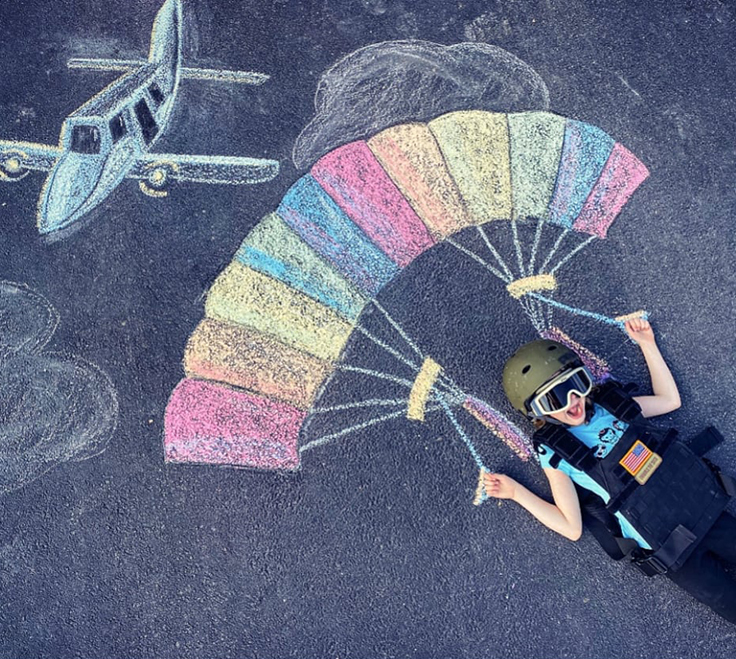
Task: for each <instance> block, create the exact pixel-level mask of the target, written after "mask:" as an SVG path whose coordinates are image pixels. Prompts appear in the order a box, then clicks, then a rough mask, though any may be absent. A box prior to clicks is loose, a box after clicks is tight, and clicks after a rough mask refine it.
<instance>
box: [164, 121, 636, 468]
mask: <svg viewBox="0 0 736 659" xmlns="http://www.w3.org/2000/svg"><path fill="white" fill-rule="evenodd" d="M646 176H647V170H646V168H645V167H644V165H642V164H641V162H639V160H637V159H636V158H635V157H634V156H633V155H632V154H631V153H630V152H629V151H627V150H626V149H625V148H624V147H622V146H621V145H619V144H615V143H614V141H613V140H612V139H611V138H610V137H608V136H607V135H605V133H603V131H601V130H600V129H597V128H595V127H593V126H589V125H587V124H584V123H581V122H578V121H573V120H570V119H565V118H563V117H559V116H557V115H554V114H551V113H548V112H523V113H516V114H501V113H493V112H485V111H460V112H451V113H449V114H445V115H442V116H440V117H437V118H436V119H434V120H432V121H429V122H428V123H418V122H412V123H406V124H402V125H398V126H394V127H392V128H388V129H386V130H383V131H381V132H379V133H378V134H376V135H374V136H373V137H371V138H369V139H367V140H357V141H354V142H351V143H348V144H345V145H343V146H340V147H338V148H336V149H334V150H333V151H331V152H329V153H327V154H326V155H324V156H323V157H322V158H320V159H319V160H318V161H317V162H316V163H315V164H314V165H313V166H312V167H311V169H310V171H309V172H308V173H307V174H305V175H304V176H302V177H301V178H300V179H298V180H297V181H296V182H295V183H294V184H293V185H292V187H291V188H290V189H289V190H288V191H287V192H286V194H285V196H284V197H283V199H282V200H281V202H280V204H279V206H278V208H277V209H276V210H275V211H274V212H273V213H270V214H269V215H267V216H266V217H264V218H263V219H262V220H261V221H260V222H259V223H258V224H257V225H256V226H255V227H254V228H253V229H252V230H251V231H250V233H249V234H248V235H247V236H246V237H245V239H244V240H243V242H242V244H241V246H240V248H239V249H238V251H237V253H236V254H235V257H234V258H233V260H232V262H231V263H230V264H229V265H228V266H227V267H226V268H225V269H224V270H223V271H222V272H221V273H220V275H219V276H218V277H217V279H216V280H215V282H214V284H213V285H212V287H211V288H210V290H209V292H208V293H207V296H206V301H205V317H204V318H203V320H202V321H201V322H200V324H199V325H198V326H197V327H196V328H195V330H194V332H193V333H192V335H191V336H190V338H189V341H188V343H187V346H186V349H185V353H184V370H185V373H186V377H185V378H184V379H183V380H182V381H181V382H180V383H179V384H178V385H177V386H176V388H175V389H174V391H173V392H172V394H171V397H170V400H169V403H168V406H167V409H166V414H165V432H164V450H165V458H166V460H167V461H170V462H193V463H207V464H226V465H231V466H237V467H252V468H260V469H269V470H295V469H297V468H299V466H300V461H301V455H302V454H303V453H304V452H305V451H308V450H311V449H312V448H315V447H317V446H320V445H323V444H327V443H329V442H330V441H333V440H336V439H339V438H340V437H344V436H346V435H348V434H350V433H351V432H354V431H356V430H359V429H361V428H367V427H370V426H371V425H374V424H378V423H381V422H383V421H388V420H390V419H397V418H401V417H408V418H409V419H412V420H414V421H417V422H421V421H422V419H423V418H424V417H426V416H427V415H429V414H434V412H438V411H439V412H442V413H444V414H445V416H446V417H447V418H448V419H449V420H450V422H451V424H452V426H453V428H454V430H455V431H456V433H457V435H458V437H459V439H460V440H461V443H462V444H463V445H464V446H465V447H466V448H467V449H468V451H469V453H470V455H471V457H472V459H473V460H474V462H475V464H476V466H477V467H478V468H479V469H485V467H484V465H483V460H482V458H481V456H480V454H479V453H478V451H477V449H476V447H475V446H474V445H473V442H472V441H471V439H470V436H469V435H468V434H467V432H466V431H465V430H464V429H463V426H462V425H461V423H460V421H459V420H458V414H459V413H461V412H463V413H467V414H469V415H470V416H472V417H474V418H475V419H476V420H477V421H479V422H480V423H481V424H483V426H485V427H486V428H488V429H489V430H491V432H492V433H493V434H494V435H495V436H497V437H499V438H501V439H502V440H503V441H504V442H505V443H506V444H507V445H508V446H509V447H510V448H511V449H512V450H513V451H514V452H515V453H516V454H517V455H519V456H520V457H522V458H528V457H529V455H530V454H531V445H530V443H529V439H528V438H527V437H526V436H525V434H524V433H523V432H522V431H521V430H519V429H518V428H516V427H515V426H514V425H513V424H512V423H511V422H510V421H509V420H508V419H506V418H505V417H504V416H503V415H502V414H501V413H500V412H498V411H497V410H494V409H493V408H492V407H491V406H490V405H488V404H487V403H485V402H483V401H480V400H479V399H476V398H473V397H472V396H470V395H467V394H466V393H464V392H462V391H461V390H460V389H459V388H458V386H457V385H456V384H455V383H454V382H453V381H452V380H451V379H450V378H449V376H447V375H446V374H445V373H444V372H443V371H442V369H441V368H440V366H439V365H438V364H437V363H435V362H434V360H432V359H431V357H430V356H429V355H425V354H423V353H422V352H421V351H420V350H419V349H418V347H417V346H416V345H415V344H414V342H413V341H412V340H411V338H410V337H409V336H408V335H407V334H406V333H405V332H404V330H403V329H402V328H401V327H400V326H399V324H398V323H396V322H395V321H394V320H393V319H392V318H391V316H390V315H389V314H388V313H387V312H386V310H385V309H383V307H381V306H380V305H379V304H378V302H377V301H376V299H375V298H376V296H377V295H378V293H379V292H380V291H381V289H382V288H383V287H384V286H385V285H386V284H387V283H388V282H389V281H391V280H392V279H393V278H394V277H395V276H396V275H397V274H398V273H399V272H400V271H401V270H402V269H403V268H404V267H406V266H407V265H409V264H410V263H411V262H412V261H413V260H414V259H415V258H416V257H417V256H419V255H420V254H422V253H423V252H424V251H426V250H428V249H430V248H431V247H432V246H434V245H435V244H437V243H439V242H443V241H445V242H449V243H451V244H452V245H454V246H455V247H456V248H457V249H460V250H461V251H463V252H464V253H465V254H467V255H468V256H470V257H471V258H473V259H474V261H476V262H479V263H482V264H483V267H484V268H485V269H486V270H487V271H489V272H491V273H492V274H494V275H495V276H497V277H499V278H500V279H501V280H502V281H504V282H505V284H506V287H507V290H508V292H509V294H510V295H512V296H513V297H515V298H517V299H518V300H519V302H520V304H521V305H522V308H523V309H524V310H525V311H526V312H527V314H528V315H529V317H530V319H531V320H532V322H533V323H534V326H535V327H536V328H537V329H538V331H539V332H540V333H541V332H543V331H546V332H557V333H558V335H561V334H562V333H561V330H559V329H557V328H554V327H552V326H551V325H550V323H548V322H546V320H545V319H546V316H545V313H546V314H547V317H548V315H549V307H550V303H549V302H548V300H552V298H551V295H552V293H553V292H554V291H553V289H554V288H555V287H556V286H557V280H556V275H557V272H558V271H559V269H560V268H561V267H562V266H563V265H564V264H565V263H566V262H568V260H569V259H570V258H571V257H572V256H574V253H576V252H577V251H578V250H579V249H581V248H582V247H583V246H584V244H577V245H575V246H574V247H572V249H570V250H569V251H568V253H567V254H565V255H562V249H561V248H562V245H563V243H564V242H565V241H567V240H569V239H570V238H571V237H572V236H574V235H578V234H583V235H585V234H587V236H586V237H585V238H584V239H583V243H587V242H589V241H590V240H592V239H593V238H595V237H604V236H605V234H606V230H607V228H608V226H609V225H610V223H611V222H612V221H613V219H614V217H615V216H616V215H617V214H618V212H619V211H620V209H621V207H622V206H623V204H624V203H625V202H626V200H627V199H628V198H629V196H630V195H631V194H632V193H633V191H634V190H635V188H636V187H637V186H638V185H639V184H640V183H641V181H643V180H644V178H645V177H646ZM490 218H494V219H492V221H493V222H496V221H498V220H505V221H506V222H507V223H508V226H509V227H510V232H511V235H512V237H513V238H514V240H513V243H514V247H513V252H514V254H512V258H511V259H509V258H504V257H503V256H502V254H501V253H500V252H499V250H498V249H497V248H496V247H495V246H494V245H493V244H492V243H491V241H490V240H489V238H488V233H487V231H486V229H485V228H484V226H483V225H485V224H487V223H488V222H489V219H490ZM527 218H541V219H542V221H541V222H538V223H537V224H536V226H535V229H534V232H535V239H534V241H533V243H532V245H531V247H530V248H528V249H526V250H524V249H522V247H521V243H520V241H519V239H518V235H519V233H518V232H519V229H518V227H517V225H518V224H521V223H523V222H526V221H527ZM546 225H550V226H552V225H554V226H555V227H556V228H557V229H558V230H561V235H560V236H559V237H558V239H557V241H556V242H555V245H554V246H553V249H552V250H551V252H550V253H548V254H547V255H546V256H545V257H544V258H542V257H541V255H540V254H538V251H539V245H540V244H541V242H540V238H539V236H541V234H542V232H543V231H544V230H545V226H546ZM473 226H474V227H476V230H477V231H478V232H479V233H480V235H481V236H482V238H483V242H484V245H485V246H486V248H487V250H488V253H490V258H488V259H485V258H483V257H481V256H480V255H479V254H475V253H474V252H473V251H472V250H470V249H469V248H467V247H465V246H464V245H463V244H461V243H460V242H458V240H457V237H453V235H454V234H457V233H458V232H459V231H461V230H463V229H466V228H468V227H473ZM525 251H526V252H527V254H526V255H525V253H524V252H525ZM555 257H557V259H558V260H557V262H556V263H554V264H553V260H554V259H555ZM536 264H539V266H537V265H536ZM559 304H561V303H559ZM368 305H371V306H372V307H375V309H377V310H378V311H379V313H382V314H383V315H384V316H385V320H386V322H387V323H388V324H389V325H390V326H391V328H392V331H393V332H394V334H395V338H396V341H397V344H398V345H400V346H401V347H400V348H395V347H393V346H392V345H389V344H388V343H386V342H384V341H383V340H382V339H380V338H379V337H377V336H375V335H373V334H372V333H371V332H370V331H369V330H367V329H366V328H365V326H364V323H363V322H362V321H361V313H362V312H363V310H364V309H365V308H366V307H367V306H368ZM543 307H546V309H544V308H543ZM375 309H374V310H375ZM611 322H613V323H617V322H618V321H615V320H613V319H612V320H611ZM354 332H360V333H361V334H362V335H364V336H365V337H366V338H368V340H370V341H372V342H373V343H375V344H376V345H379V346H380V347H381V348H382V349H385V350H386V351H388V352H389V353H390V354H392V355H393V356H394V357H395V358H396V361H397V363H401V364H402V366H401V367H402V368H404V369H406V370H407V372H408V373H409V375H408V376H407V377H400V376H397V375H394V374H390V373H382V372H377V371H375V370H372V369H361V368H359V367H355V366H350V365H349V364H345V363H343V361H342V356H343V352H344V349H345V346H346V343H347V341H348V339H349V338H350V336H351V334H353V333H354ZM570 341H572V340H570ZM343 370H348V371H349V370H352V371H354V372H356V373H358V372H361V371H362V373H361V375H364V376H365V377H370V378H374V379H377V380H381V381H382V382H385V383H386V386H387V387H398V388H399V389H400V391H401V394H400V395H399V396H398V397H393V398H385V399H384V398H381V399H367V400H363V401H359V402H357V403H351V404H347V405H345V406H332V408H319V407H315V401H316V400H317V398H318V397H319V395H320V392H321V391H322V389H323V388H324V386H325V384H326V383H327V382H328V380H329V379H330V378H331V377H332V376H333V374H334V373H336V372H338V371H343ZM338 408H340V409H338ZM357 408H360V409H361V411H365V410H371V411H373V410H375V416H373V417H372V418H370V419H368V420H367V421H364V422H362V423H360V424H356V425H354V426H352V427H350V428H335V430H334V432H329V433H328V434H326V435H323V436H322V437H320V438H318V439H316V440H312V441H310V442H309V443H308V444H305V445H304V446H301V447H300V446H299V437H300V431H301V430H302V429H303V428H304V426H305V424H306V423H307V422H311V421H312V420H313V419H315V418H316V417H317V416H318V415H324V414H328V413H330V412H340V411H341V410H343V411H344V410H347V409H357ZM321 418H326V417H321ZM302 435H303V433H302Z"/></svg>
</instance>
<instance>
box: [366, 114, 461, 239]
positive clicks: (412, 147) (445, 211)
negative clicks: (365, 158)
mask: <svg viewBox="0 0 736 659" xmlns="http://www.w3.org/2000/svg"><path fill="white" fill-rule="evenodd" d="M368 147H369V148H370V150H371V151H372V152H373V154H374V155H375V156H376V158H378V161H379V162H380V163H381V166H382V167H383V168H384V169H385V170H386V172H388V175H389V176H390V177H391V179H392V180H393V182H394V183H395V184H396V186H397V187H398V188H399V189H400V190H401V192H402V193H403V195H404V197H406V199H407V201H408V202H409V203H410V204H411V206H412V208H413V209H414V211H415V212H416V214H417V215H419V217H421V218H422V221H423V222H424V223H425V224H426V225H427V228H428V229H429V230H430V231H431V232H432V234H433V235H434V236H435V237H436V238H437V239H438V240H442V239H443V238H445V237H447V236H449V235H451V234H453V233H455V232H456V231H459V230H460V229H462V228H463V227H466V226H468V225H470V224H472V223H473V222H472V219H471V218H470V216H469V215H468V213H467V211H466V210H465V205H464V204H463V201H462V199H461V197H460V192H459V191H458V189H457V186H456V185H455V182H454V181H453V180H452V177H451V176H450V174H449V172H448V171H447V167H446V166H445V160H444V158H443V157H442V152H441V151H440V148H439V146H438V145H437V141H436V140H435V138H434V135H432V132H431V131H430V130H429V127H428V126H426V125H425V124H402V125H400V126H394V127H393V128H388V129H386V130H384V131H381V132H380V133H378V134H377V135H374V136H373V137H371V138H370V139H369V140H368Z"/></svg>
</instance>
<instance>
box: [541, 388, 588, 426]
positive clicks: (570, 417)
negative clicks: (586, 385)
mask: <svg viewBox="0 0 736 659" xmlns="http://www.w3.org/2000/svg"><path fill="white" fill-rule="evenodd" d="M586 398H587V397H586V396H578V395H577V394H576V393H575V392H573V393H571V394H570V402H571V403H572V405H570V407H568V408H567V409H566V410H565V411H564V412H554V413H553V414H549V415H547V416H551V417H552V418H553V419H556V420H557V421H559V422H561V423H564V424H565V425H567V426H579V425H582V424H583V423H585V399H586Z"/></svg>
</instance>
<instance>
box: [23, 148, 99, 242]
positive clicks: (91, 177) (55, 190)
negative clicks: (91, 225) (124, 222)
mask: <svg viewBox="0 0 736 659" xmlns="http://www.w3.org/2000/svg"><path fill="white" fill-rule="evenodd" d="M99 175H100V171H99V167H98V166H97V163H96V162H94V161H92V160H86V159H84V158H82V157H80V156H76V154H66V155H65V156H64V157H62V158H61V159H60V160H59V162H57V163H56V166H55V167H54V168H53V169H52V170H51V173H50V174H49V177H48V178H47V179H46V183H45V184H44V186H43V190H42V191H41V196H40V198H39V201H38V218H37V225H38V231H39V233H41V234H48V233H51V232H53V231H57V230H58V229H62V228H64V227H66V226H68V225H70V224H71V223H72V222H74V221H76V220H77V219H79V218H80V217H81V216H82V215H84V213H86V212H87V210H90V208H89V207H88V206H89V204H88V203H87V202H88V201H89V199H90V197H91V195H92V193H93V192H94V190H95V187H96V185H97V182H98V180H99Z"/></svg>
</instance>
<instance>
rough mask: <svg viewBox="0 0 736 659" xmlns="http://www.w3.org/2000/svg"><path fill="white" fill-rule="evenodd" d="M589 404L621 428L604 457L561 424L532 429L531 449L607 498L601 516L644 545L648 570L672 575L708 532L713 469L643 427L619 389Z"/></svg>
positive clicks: (715, 504) (716, 500)
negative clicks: (611, 516)
mask: <svg viewBox="0 0 736 659" xmlns="http://www.w3.org/2000/svg"><path fill="white" fill-rule="evenodd" d="M594 399H595V402H596V403H597V404H598V405H600V406H601V407H602V408H603V409H605V410H607V411H608V412H610V413H611V414H613V416H615V417H616V418H618V419H620V420H621V421H624V422H626V423H628V424H629V427H628V428H627V430H626V431H625V432H624V434H623V436H622V437H621V438H620V439H619V441H618V443H616V444H615V445H614V447H613V448H612V449H611V451H610V452H609V453H608V455H606V457H604V458H597V457H595V453H594V450H593V449H590V448H588V447H587V446H585V444H583V443H582V442H581V441H579V440H578V439H577V438H576V437H575V436H574V435H573V434H572V433H571V432H569V431H568V430H567V428H566V426H561V425H551V424H546V425H545V426H544V427H542V428H541V429H539V430H538V431H537V432H536V433H534V437H533V441H534V445H535V446H536V447H537V450H540V449H539V445H540V444H545V445H546V446H547V447H549V448H550V449H551V450H552V451H553V452H554V453H555V455H554V456H553V458H552V459H551V460H550V464H551V466H553V467H555V466H556V465H557V464H559V461H560V459H564V460H566V461H567V462H568V463H570V464H571V465H572V466H573V467H575V468H576V469H579V470H580V471H584V472H585V473H586V474H587V475H588V476H590V478H592V479H593V480H594V481H595V482H596V483H597V484H598V485H600V486H601V487H602V488H603V489H604V490H605V491H606V492H608V494H609V495H610V500H609V501H608V503H607V504H606V506H605V508H606V510H607V511H608V512H610V513H616V512H620V513H621V514H623V516H624V517H625V518H626V519H627V520H628V521H629V522H630V523H631V525H632V526H633V527H634V528H635V529H636V530H637V532H638V533H639V534H641V536H642V537H643V538H644V539H645V540H646V541H647V542H648V543H649V545H651V547H652V552H651V553H648V554H647V560H648V561H649V562H650V563H651V564H653V565H655V566H656V569H655V570H654V571H655V572H664V571H667V570H670V571H675V570H677V569H678V568H679V567H681V566H682V564H683V563H684V562H685V561H686V560H687V558H688V557H689V556H690V554H691V553H692V552H693V550H694V549H695V547H696V546H697V544H698V542H699V541H700V540H701V539H702V538H703V536H704V535H705V534H706V533H707V532H708V531H709V530H710V528H711V527H712V526H713V524H714V523H715V521H716V519H718V516H719V515H720V514H721V513H722V512H723V510H724V509H725V507H726V505H727V504H728V500H729V497H728V495H727V494H726V493H725V491H724V489H723V487H722V486H721V483H720V481H719V479H718V478H717V476H716V474H715V473H714V472H713V470H712V469H711V468H710V467H709V466H708V465H707V464H706V463H705V462H704V461H703V460H702V459H701V458H700V457H698V456H697V455H696V454H695V453H694V452H693V451H692V450H691V449H690V448H689V447H688V446H686V445H685V444H683V443H682V442H680V441H679V440H678V439H677V438H676V437H677V432H676V431H675V430H671V429H670V430H660V429H657V428H654V427H652V426H650V425H649V424H647V423H646V422H645V421H644V419H643V417H642V416H641V409H640V408H639V406H638V405H637V404H636V402H635V401H634V400H633V399H632V398H631V397H630V396H629V395H628V392H627V390H625V389H623V388H622V387H621V385H619V384H618V383H616V382H608V383H606V384H604V385H602V386H601V387H600V389H599V390H598V392H596V394H595V397H594ZM637 442H639V443H640V444H637ZM641 445H643V447H644V448H641ZM637 451H638V453H637ZM652 453H654V454H656V456H654V457H653V458H651V459H650V461H649V462H645V463H644V464H643V465H638V464H637V459H638V458H637V456H638V455H642V456H649V455H650V454H652ZM632 455H633V457H632ZM659 458H661V462H659V461H658V459H659ZM624 464H625V465H627V466H628V467H629V469H628V470H627V468H625V467H624ZM632 465H633V470H634V471H635V470H636V468H637V467H638V468H639V472H638V473H636V475H633V474H632V473H630V470H632ZM645 472H646V473H645ZM647 474H648V477H647ZM637 477H638V479H639V480H637ZM641 480H644V481H645V482H643V483H641V482H640V481H641Z"/></svg>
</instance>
